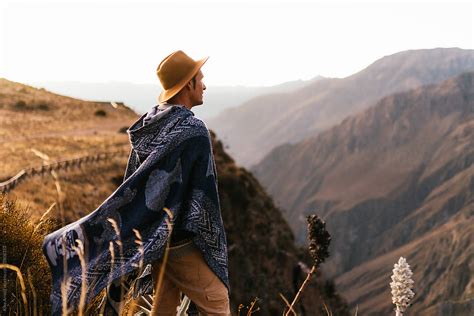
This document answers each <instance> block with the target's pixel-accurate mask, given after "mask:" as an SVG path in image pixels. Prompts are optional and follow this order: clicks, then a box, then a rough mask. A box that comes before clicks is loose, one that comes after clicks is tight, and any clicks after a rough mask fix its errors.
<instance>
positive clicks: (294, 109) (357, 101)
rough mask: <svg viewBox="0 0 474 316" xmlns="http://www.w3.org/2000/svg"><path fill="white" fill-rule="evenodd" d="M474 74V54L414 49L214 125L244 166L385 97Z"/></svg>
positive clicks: (265, 100)
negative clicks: (274, 149)
mask: <svg viewBox="0 0 474 316" xmlns="http://www.w3.org/2000/svg"><path fill="white" fill-rule="evenodd" d="M472 70H474V50H463V49H459V48H436V49H424V50H410V51H404V52H400V53H397V54H394V55H390V56H386V57H383V58H381V59H379V60H377V61H376V62H374V63H373V64H371V65H369V66H368V67H367V68H365V69H364V70H362V71H360V72H358V73H356V74H354V75H352V76H349V77H346V78H343V79H322V80H318V81H315V82H313V83H312V84H310V85H308V86H306V87H303V88H301V89H299V90H297V91H294V92H290V93H278V94H276V93H274V94H268V95H261V96H258V97H256V98H253V99H251V100H249V101H247V102H245V103H244V104H242V105H241V106H238V107H235V108H232V109H228V110H226V111H224V112H222V114H220V115H219V116H217V117H216V118H213V119H211V120H210V121H209V124H208V125H209V127H210V128H212V129H214V130H215V131H216V133H217V134H219V135H220V137H221V138H222V140H223V141H224V143H225V144H226V146H229V153H230V154H231V155H232V156H233V157H234V159H236V161H237V162H238V163H240V164H242V165H244V166H247V167H249V166H252V165H253V164H256V163H258V162H259V161H260V160H261V159H262V158H263V157H264V156H265V155H266V154H268V153H269V152H270V151H271V150H272V149H273V148H274V147H276V146H279V145H282V144H285V143H295V142H298V141H301V140H303V139H304V138H306V137H311V136H312V135H314V134H316V133H318V132H320V131H322V130H325V129H327V128H329V127H330V126H332V125H334V124H337V123H340V122H341V121H342V120H343V119H344V118H345V117H347V116H348V115H352V114H355V113H357V112H360V111H363V110H364V109H366V108H368V107H369V106H371V105H372V104H373V103H375V102H376V101H377V100H379V99H380V98H382V97H384V96H387V95H390V94H392V93H396V92H401V91H405V90H407V89H413V88H416V87H419V86H421V85H426V84H432V83H439V82H441V81H443V80H445V79H448V78H449V77H452V76H455V75H458V74H460V73H462V72H466V71H472Z"/></svg>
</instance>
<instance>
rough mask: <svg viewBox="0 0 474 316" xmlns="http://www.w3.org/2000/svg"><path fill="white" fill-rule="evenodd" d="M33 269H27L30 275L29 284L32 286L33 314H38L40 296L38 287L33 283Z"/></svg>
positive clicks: (35, 315)
mask: <svg viewBox="0 0 474 316" xmlns="http://www.w3.org/2000/svg"><path fill="white" fill-rule="evenodd" d="M30 270H31V269H30V268H28V269H27V276H28V284H29V285H30V287H31V294H32V295H33V316H37V310H38V298H37V296H36V289H35V286H34V284H33V278H32V277H31V271H30Z"/></svg>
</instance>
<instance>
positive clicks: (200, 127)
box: [180, 115, 209, 137]
mask: <svg viewBox="0 0 474 316" xmlns="http://www.w3.org/2000/svg"><path fill="white" fill-rule="evenodd" d="M180 125H181V126H182V127H187V129H190V130H191V131H192V132H193V134H196V136H198V135H202V136H206V137H209V129H208V128H207V125H206V123H205V122H204V121H203V120H201V119H199V118H197V117H195V116H193V115H190V116H188V117H186V118H185V119H184V120H182V121H181V124H180Z"/></svg>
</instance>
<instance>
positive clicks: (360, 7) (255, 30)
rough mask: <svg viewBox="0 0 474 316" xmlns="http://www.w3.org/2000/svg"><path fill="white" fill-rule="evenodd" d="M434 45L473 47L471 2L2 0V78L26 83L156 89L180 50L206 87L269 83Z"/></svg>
mask: <svg viewBox="0 0 474 316" xmlns="http://www.w3.org/2000/svg"><path fill="white" fill-rule="evenodd" d="M435 47H461V48H465V49H472V48H474V5H473V4H472V2H469V1H465V2H459V3H457V4H456V3H452V2H445V3H438V4H436V3H430V2H429V1H423V2H420V3H414V1H397V3H387V2H385V3H382V2H381V1H377V2H373V3H367V2H366V3H357V2H353V1H351V2H347V1H334V0H332V1H330V2H315V1H305V2H296V1H291V2H289V1H263V0H260V1H257V0H253V1H247V2H242V1H241V2H225V1H222V0H221V1H214V2H210V1H208V2H200V1H176V0H174V1H172V2H163V1H161V2H158V1H133V0H130V1H109V0H102V1H98V0H95V1H81V2H70V1H65V0H62V1H56V2H53V1H19V0H16V1H13V0H0V77H5V78H7V79H10V80H14V81H19V82H24V83H28V82H34V81H62V80H76V81H85V82H104V81H128V82H134V83H158V79H157V77H156V72H155V71H156V67H157V66H158V64H159V62H160V61H161V60H162V59H163V58H164V57H165V56H167V55H168V54H170V53H171V52H172V51H174V50H177V49H182V50H184V51H185V52H186V53H188V54H189V55H190V56H191V57H193V58H194V59H199V58H202V57H204V56H210V58H209V60H208V61H207V63H206V65H205V66H204V67H203V69H202V70H203V72H204V74H205V77H206V78H205V82H206V84H207V85H273V84H277V83H281V82H285V81H290V80H296V79H309V78H312V77H314V76H316V75H322V76H326V77H345V76H348V75H351V74H353V73H355V72H357V71H359V70H361V69H363V68H365V67H366V66H368V65H369V64H370V63H372V62H373V61H375V60H376V59H378V58H381V57H383V56H385V55H390V54H393V53H396V52H399V51H403V50H408V49H420V48H435Z"/></svg>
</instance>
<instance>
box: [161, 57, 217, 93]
mask: <svg viewBox="0 0 474 316" xmlns="http://www.w3.org/2000/svg"><path fill="white" fill-rule="evenodd" d="M208 58H209V57H205V58H203V59H200V60H197V61H195V60H193V59H192V58H191V57H189V56H188V55H186V54H185V53H184V52H183V51H181V50H178V51H176V52H174V53H171V54H170V55H168V56H167V57H166V58H165V59H163V60H162V61H161V63H160V64H159V65H158V68H157V69H156V74H157V75H158V79H160V82H161V85H162V86H163V91H162V92H161V93H160V96H159V98H158V100H159V101H160V102H165V101H168V100H169V99H171V98H172V97H173V96H175V95H176V94H177V93H178V92H179V91H181V89H183V88H184V86H186V84H187V83H188V82H189V81H190V80H191V79H192V78H193V77H194V76H195V75H196V74H197V73H198V71H199V69H201V67H202V65H204V63H205V62H206V61H207V59H208Z"/></svg>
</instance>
